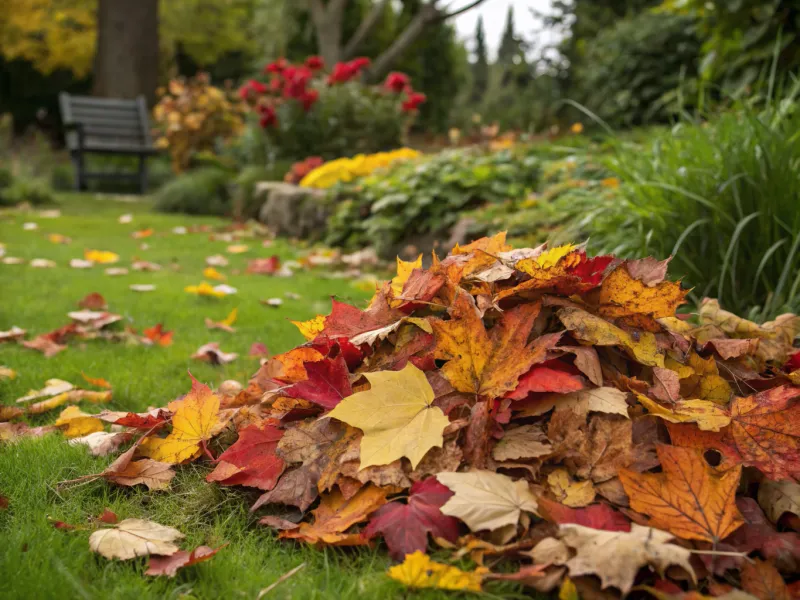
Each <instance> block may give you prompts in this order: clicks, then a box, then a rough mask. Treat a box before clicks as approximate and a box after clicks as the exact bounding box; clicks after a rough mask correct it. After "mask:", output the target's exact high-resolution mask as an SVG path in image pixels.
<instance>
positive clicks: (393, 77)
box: [383, 71, 411, 94]
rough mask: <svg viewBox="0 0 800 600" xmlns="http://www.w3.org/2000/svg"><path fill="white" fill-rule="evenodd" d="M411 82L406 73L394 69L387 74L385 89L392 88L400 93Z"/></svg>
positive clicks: (396, 92) (384, 83)
mask: <svg viewBox="0 0 800 600" xmlns="http://www.w3.org/2000/svg"><path fill="white" fill-rule="evenodd" d="M410 84H411V80H410V79H409V77H408V75H406V74H405V73H399V72H397V71H394V72H392V73H389V74H388V75H387V76H386V81H384V82H383V87H384V89H387V90H391V91H392V92H394V93H395V94H399V93H400V92H402V91H403V90H404V89H406V86H408V85H410Z"/></svg>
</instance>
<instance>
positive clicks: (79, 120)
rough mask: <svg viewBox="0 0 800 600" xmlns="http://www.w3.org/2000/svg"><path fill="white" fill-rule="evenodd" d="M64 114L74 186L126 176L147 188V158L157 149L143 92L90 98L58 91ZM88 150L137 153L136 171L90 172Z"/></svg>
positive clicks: (141, 188) (98, 152) (83, 187)
mask: <svg viewBox="0 0 800 600" xmlns="http://www.w3.org/2000/svg"><path fill="white" fill-rule="evenodd" d="M59 103H60V105H61V117H62V120H63V122H64V128H65V130H66V134H65V138H66V143H67V149H68V150H69V154H70V158H71V160H72V164H73V165H74V167H75V189H76V190H85V189H86V180H87V179H90V178H92V179H115V180H119V179H123V180H130V181H134V182H137V181H138V183H139V191H140V193H142V194H144V193H145V192H146V191H147V158H148V157H149V156H151V155H153V154H155V153H156V149H155V148H154V147H153V142H152V140H151V139H150V123H149V119H148V117H147V104H146V102H145V99H144V96H139V97H138V98H136V99H135V100H118V99H113V98H91V97H87V96H73V95H71V94H67V93H66V92H61V93H60V94H59ZM87 154H104V155H117V156H138V157H139V167H138V170H137V171H136V172H135V173H118V172H88V171H87V170H86V161H85V157H86V155H87Z"/></svg>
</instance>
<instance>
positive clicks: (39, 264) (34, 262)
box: [29, 258, 56, 269]
mask: <svg viewBox="0 0 800 600" xmlns="http://www.w3.org/2000/svg"><path fill="white" fill-rule="evenodd" d="M29 264H30V266H31V267H32V268H34V269H52V268H53V267H55V266H56V263H55V261H53V260H50V259H49V258H32V259H31V262H30V263H29Z"/></svg>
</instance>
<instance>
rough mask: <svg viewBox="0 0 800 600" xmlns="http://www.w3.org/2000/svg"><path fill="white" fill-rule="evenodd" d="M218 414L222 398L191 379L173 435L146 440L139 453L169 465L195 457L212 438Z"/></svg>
mask: <svg viewBox="0 0 800 600" xmlns="http://www.w3.org/2000/svg"><path fill="white" fill-rule="evenodd" d="M189 376H190V377H191V374H190V375H189ZM218 412H219V397H218V396H216V395H215V394H214V393H212V391H211V389H210V388H209V387H208V386H207V385H205V384H202V383H200V382H199V381H197V380H196V379H195V378H194V377H192V390H191V391H190V392H189V393H188V394H187V395H186V397H185V398H184V399H183V400H182V401H181V402H180V406H178V409H177V410H176V411H175V416H173V417H172V433H170V434H169V435H168V436H167V437H166V438H156V437H149V438H147V439H146V440H145V441H144V442H142V444H141V446H140V447H139V450H140V451H141V453H142V454H144V455H145V456H147V457H149V458H152V459H153V460H156V461H159V462H164V463H170V464H176V463H181V462H184V461H185V460H189V459H191V458H194V457H195V456H196V455H197V454H198V453H199V452H200V445H201V444H202V443H205V442H206V441H207V440H208V439H210V438H211V436H212V435H213V430H214V427H215V426H216V424H217V423H218V421H219V417H218V414H217V413H218Z"/></svg>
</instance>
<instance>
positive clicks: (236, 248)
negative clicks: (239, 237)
mask: <svg viewBox="0 0 800 600" xmlns="http://www.w3.org/2000/svg"><path fill="white" fill-rule="evenodd" d="M249 249H250V246H248V245H247V244H231V245H230V246H228V248H227V251H228V252H229V253H230V254H243V253H245V252H247V251H248V250H249Z"/></svg>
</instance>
